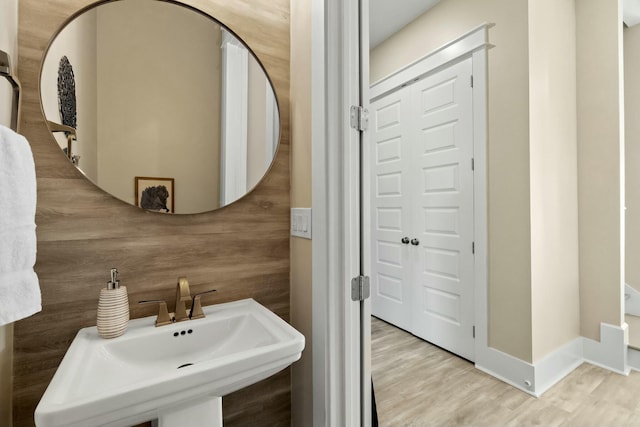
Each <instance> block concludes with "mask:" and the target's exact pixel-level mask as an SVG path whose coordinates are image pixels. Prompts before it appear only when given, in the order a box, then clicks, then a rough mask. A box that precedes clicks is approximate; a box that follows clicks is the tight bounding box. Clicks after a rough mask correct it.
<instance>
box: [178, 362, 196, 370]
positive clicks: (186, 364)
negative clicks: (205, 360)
mask: <svg viewBox="0 0 640 427" xmlns="http://www.w3.org/2000/svg"><path fill="white" fill-rule="evenodd" d="M191 365H193V363H185V364H184V365H180V366H178V368H177V369H180V368H186V367H187V366H191Z"/></svg>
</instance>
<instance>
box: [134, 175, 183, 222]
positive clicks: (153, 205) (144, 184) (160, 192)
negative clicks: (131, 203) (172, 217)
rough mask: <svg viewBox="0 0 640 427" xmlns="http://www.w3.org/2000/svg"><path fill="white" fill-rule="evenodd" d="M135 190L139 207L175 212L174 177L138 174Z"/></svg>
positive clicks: (155, 210)
mask: <svg viewBox="0 0 640 427" xmlns="http://www.w3.org/2000/svg"><path fill="white" fill-rule="evenodd" d="M163 187H164V188H163ZM134 192H135V201H136V206H138V207H141V208H143V209H146V210H150V211H154V212H163V213H174V212H175V190H174V179H173V178H160V177H151V176H136V177H135V188H134Z"/></svg>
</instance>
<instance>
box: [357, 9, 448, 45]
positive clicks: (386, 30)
mask: <svg viewBox="0 0 640 427" xmlns="http://www.w3.org/2000/svg"><path fill="white" fill-rule="evenodd" d="M439 1H440V0H398V1H396V0H369V47H370V48H371V49H373V48H374V47H376V46H377V45H379V44H380V43H382V42H383V41H384V40H386V39H387V38H388V37H389V36H391V35H392V34H394V33H396V32H397V31H398V30H400V29H401V28H403V27H404V26H405V25H407V24H408V23H409V22H411V21H413V20H414V19H416V18H417V17H418V16H420V15H422V14H423V13H424V12H426V11H427V9H430V8H431V7H433V6H434V5H435V4H436V3H438V2H439Z"/></svg>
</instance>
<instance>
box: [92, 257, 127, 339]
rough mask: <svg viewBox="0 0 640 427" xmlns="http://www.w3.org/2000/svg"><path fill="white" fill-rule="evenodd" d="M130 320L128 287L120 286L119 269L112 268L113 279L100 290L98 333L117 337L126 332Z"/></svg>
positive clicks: (102, 335) (106, 336) (108, 336)
mask: <svg viewBox="0 0 640 427" xmlns="http://www.w3.org/2000/svg"><path fill="white" fill-rule="evenodd" d="M128 322H129V298H128V297H127V287H126V286H120V281H119V280H118V270H117V269H115V268H112V269H111V280H109V282H107V287H106V288H103V289H101V290H100V298H99V300H98V321H97V326H98V335H100V336H101V337H102V338H115V337H119V336H120V335H122V334H124V333H125V332H126V330H127V324H128Z"/></svg>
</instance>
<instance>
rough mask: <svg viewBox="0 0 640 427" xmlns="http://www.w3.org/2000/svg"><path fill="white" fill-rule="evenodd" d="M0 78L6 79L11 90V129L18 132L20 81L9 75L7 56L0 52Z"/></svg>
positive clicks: (9, 63) (9, 66) (9, 67)
mask: <svg viewBox="0 0 640 427" xmlns="http://www.w3.org/2000/svg"><path fill="white" fill-rule="evenodd" d="M0 76H3V77H6V78H7V80H9V83H11V87H12V88H13V107H12V109H11V129H13V130H15V131H16V132H18V127H19V126H20V90H21V86H20V81H19V80H18V78H17V77H15V76H14V75H12V74H11V61H10V59H9V54H8V53H7V52H5V51H3V50H0Z"/></svg>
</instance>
